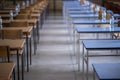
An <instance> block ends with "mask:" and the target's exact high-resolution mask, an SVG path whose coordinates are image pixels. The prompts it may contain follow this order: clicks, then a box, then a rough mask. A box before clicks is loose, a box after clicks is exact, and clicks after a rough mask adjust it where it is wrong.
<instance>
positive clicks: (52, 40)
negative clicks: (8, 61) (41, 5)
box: [25, 15, 120, 80]
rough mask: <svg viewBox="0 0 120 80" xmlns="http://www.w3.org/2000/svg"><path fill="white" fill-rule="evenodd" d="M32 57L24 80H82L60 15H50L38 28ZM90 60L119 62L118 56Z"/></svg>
mask: <svg viewBox="0 0 120 80" xmlns="http://www.w3.org/2000/svg"><path fill="white" fill-rule="evenodd" d="M93 53H94V52H93ZM98 53H103V54H104V53H110V51H106V52H98ZM32 58H33V60H32V65H31V66H30V72H25V80H82V77H81V76H82V75H81V71H80V72H78V71H77V64H76V63H75V62H76V58H75V56H73V54H72V43H71V42H69V35H68V30H67V27H66V24H64V20H63V19H62V16H61V15H57V16H52V15H51V16H49V17H48V18H47V20H46V21H45V24H44V25H43V29H41V30H40V43H39V44H38V49H37V54H36V55H32ZM90 60H91V62H111V61H112V62H120V57H115V56H114V57H92V58H90ZM91 78H92V76H91V77H90V79H91ZM91 80H92V79H91Z"/></svg>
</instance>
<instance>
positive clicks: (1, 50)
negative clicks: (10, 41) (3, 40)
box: [0, 46, 10, 62]
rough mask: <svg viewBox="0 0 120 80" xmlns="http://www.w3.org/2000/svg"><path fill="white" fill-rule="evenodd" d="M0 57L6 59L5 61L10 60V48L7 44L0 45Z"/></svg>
mask: <svg viewBox="0 0 120 80" xmlns="http://www.w3.org/2000/svg"><path fill="white" fill-rule="evenodd" d="M0 58H1V59H7V62H10V48H9V46H0Z"/></svg>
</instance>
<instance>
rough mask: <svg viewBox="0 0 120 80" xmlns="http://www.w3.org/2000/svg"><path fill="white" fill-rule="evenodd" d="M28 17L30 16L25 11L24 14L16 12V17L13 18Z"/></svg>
mask: <svg viewBox="0 0 120 80" xmlns="http://www.w3.org/2000/svg"><path fill="white" fill-rule="evenodd" d="M29 18H30V16H29V14H27V13H25V14H22V13H21V14H18V15H17V16H16V18H15V19H20V20H21V19H29Z"/></svg>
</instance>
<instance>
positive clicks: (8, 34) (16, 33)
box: [2, 29, 22, 39]
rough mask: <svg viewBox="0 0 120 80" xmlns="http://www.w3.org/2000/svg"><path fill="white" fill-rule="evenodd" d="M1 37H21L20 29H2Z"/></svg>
mask: <svg viewBox="0 0 120 80" xmlns="http://www.w3.org/2000/svg"><path fill="white" fill-rule="evenodd" d="M2 39H22V30H20V29H18V30H14V29H10V30H2Z"/></svg>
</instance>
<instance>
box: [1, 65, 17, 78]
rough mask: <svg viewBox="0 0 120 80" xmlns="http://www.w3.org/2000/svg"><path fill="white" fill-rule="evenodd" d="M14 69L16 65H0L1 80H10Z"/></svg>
mask: <svg viewBox="0 0 120 80" xmlns="http://www.w3.org/2000/svg"><path fill="white" fill-rule="evenodd" d="M14 67H15V64H14V63H0V80H10V77H11V75H12V71H13V69H14Z"/></svg>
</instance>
